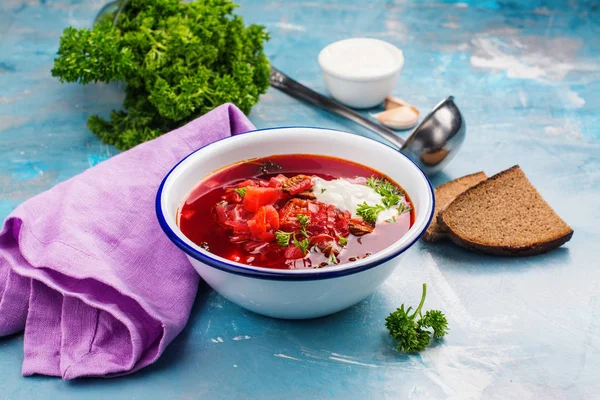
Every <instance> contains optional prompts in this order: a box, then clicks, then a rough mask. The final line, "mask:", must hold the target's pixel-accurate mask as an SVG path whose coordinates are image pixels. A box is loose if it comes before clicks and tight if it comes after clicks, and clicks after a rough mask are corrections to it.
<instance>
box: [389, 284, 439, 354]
mask: <svg viewBox="0 0 600 400" xmlns="http://www.w3.org/2000/svg"><path fill="white" fill-rule="evenodd" d="M426 296H427V285H426V284H423V294H422V295H421V302H420V303H419V306H418V307H417V309H416V310H415V311H414V312H413V313H412V314H411V310H412V307H408V308H407V309H404V304H402V305H401V306H400V308H398V309H396V311H394V312H392V313H391V314H390V315H389V316H388V317H387V318H386V319H385V326H386V328H388V330H389V331H390V334H391V335H392V337H393V338H394V339H395V340H396V342H397V346H396V347H397V349H398V350H400V351H404V352H406V353H418V352H420V351H421V350H424V349H425V348H426V347H427V346H428V345H429V343H430V342H431V337H432V332H430V330H429V329H431V330H433V337H434V338H435V339H441V338H442V337H444V336H445V335H446V334H447V333H448V320H447V319H446V316H445V315H444V314H443V313H442V312H441V311H438V310H429V311H427V312H425V315H423V313H422V308H423V304H424V303H425V297H426Z"/></svg>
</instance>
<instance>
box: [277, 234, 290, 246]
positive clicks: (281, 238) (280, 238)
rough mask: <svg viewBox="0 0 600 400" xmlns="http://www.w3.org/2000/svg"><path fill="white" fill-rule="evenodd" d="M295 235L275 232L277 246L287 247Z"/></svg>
mask: <svg viewBox="0 0 600 400" xmlns="http://www.w3.org/2000/svg"><path fill="white" fill-rule="evenodd" d="M292 235H294V232H284V231H277V232H275V239H276V240H277V244H278V245H280V246H281V247H287V246H289V245H290V238H291V237H292Z"/></svg>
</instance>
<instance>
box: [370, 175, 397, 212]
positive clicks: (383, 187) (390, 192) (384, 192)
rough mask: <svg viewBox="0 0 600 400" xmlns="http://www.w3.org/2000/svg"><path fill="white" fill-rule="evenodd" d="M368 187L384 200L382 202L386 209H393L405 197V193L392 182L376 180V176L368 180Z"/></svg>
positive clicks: (381, 179)
mask: <svg viewBox="0 0 600 400" xmlns="http://www.w3.org/2000/svg"><path fill="white" fill-rule="evenodd" d="M367 186H369V187H370V188H372V189H373V190H374V191H375V192H377V194H379V195H380V196H381V197H382V199H381V202H382V203H383V205H384V206H385V208H392V207H394V206H395V205H396V204H398V203H399V202H400V200H401V198H402V196H403V195H404V192H403V191H402V190H400V189H399V188H398V187H397V186H395V185H393V184H392V183H391V182H390V181H388V180H387V179H383V178H375V177H374V176H372V177H370V178H368V179H367Z"/></svg>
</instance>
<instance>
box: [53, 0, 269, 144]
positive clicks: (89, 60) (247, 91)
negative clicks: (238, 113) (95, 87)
mask: <svg viewBox="0 0 600 400" xmlns="http://www.w3.org/2000/svg"><path fill="white" fill-rule="evenodd" d="M235 7H236V4H235V3H233V2H232V1H229V0H196V1H193V2H185V3H184V2H181V1H180V0H131V1H130V2H129V4H127V5H126V6H125V7H124V9H123V10H122V11H121V14H120V15H119V18H118V20H117V22H116V25H113V19H114V14H108V15H106V16H105V17H104V18H103V19H101V20H100V21H99V22H98V23H97V24H96V25H95V26H94V28H93V29H92V30H90V29H75V28H72V27H70V28H66V29H65V31H64V32H63V35H62V37H61V39H60V46H59V50H58V57H57V58H56V59H55V60H54V68H53V69H52V75H53V76H56V77H58V78H59V79H60V80H61V81H62V82H79V83H82V84H87V83H90V82H112V81H123V82H125V83H126V84H127V87H126V92H125V94H126V95H125V101H124V103H123V108H124V109H123V110H119V111H113V112H112V113H111V116H110V119H109V120H105V119H103V118H101V117H99V116H92V117H90V118H89V120H88V127H89V128H90V130H91V131H92V132H93V133H95V134H96V135H98V136H99V137H100V138H101V139H102V140H103V141H104V142H106V143H109V144H113V145H115V146H116V147H118V148H120V149H128V148H131V147H133V146H135V145H137V144H139V143H141V142H145V141H147V140H150V139H154V138H156V137H157V136H160V135H162V134H163V133H165V132H167V131H169V130H172V129H174V128H177V127H179V126H181V125H183V124H185V123H187V122H189V121H191V120H192V119H194V118H196V117H198V116H200V115H202V114H204V113H206V112H208V111H210V110H212V109H213V108H215V107H217V106H219V105H221V104H223V103H227V102H231V103H234V104H236V105H237V106H238V107H239V108H240V109H241V110H242V111H243V112H245V113H248V112H250V109H251V108H252V106H253V105H254V104H255V103H256V102H257V101H258V97H259V95H260V94H262V93H264V92H265V91H266V90H267V88H268V86H269V62H268V60H267V58H266V56H265V54H264V52H263V45H264V42H265V41H266V40H268V34H267V33H266V31H265V30H264V27H262V26H258V25H249V26H245V25H244V22H243V20H242V18H240V17H239V16H237V15H233V13H232V12H233V9H234V8H235Z"/></svg>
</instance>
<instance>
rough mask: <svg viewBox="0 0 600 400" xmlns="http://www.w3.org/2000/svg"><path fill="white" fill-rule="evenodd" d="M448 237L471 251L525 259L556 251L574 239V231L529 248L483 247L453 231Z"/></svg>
mask: <svg viewBox="0 0 600 400" xmlns="http://www.w3.org/2000/svg"><path fill="white" fill-rule="evenodd" d="M446 235H447V237H448V238H449V239H450V240H452V242H454V243H456V244H457V245H459V246H461V247H464V248H466V249H469V250H473V251H476V252H478V253H485V254H491V255H495V256H507V257H523V256H534V255H536V254H542V253H547V252H549V251H550V250H554V249H556V248H557V247H560V246H562V245H563V244H565V243H567V242H568V241H569V240H571V237H573V231H571V232H569V233H567V234H566V235H564V236H561V237H558V238H556V239H554V240H551V241H549V242H544V243H536V244H535V245H533V246H529V247H507V246H506V247H505V246H494V247H492V246H483V245H480V244H478V243H474V242H468V241H466V240H463V239H461V238H460V237H459V236H456V235H455V234H454V233H453V232H452V231H448V232H447V233H446Z"/></svg>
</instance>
